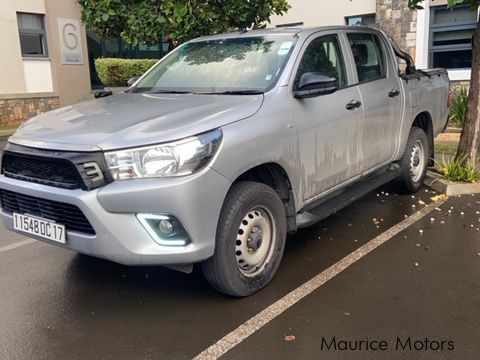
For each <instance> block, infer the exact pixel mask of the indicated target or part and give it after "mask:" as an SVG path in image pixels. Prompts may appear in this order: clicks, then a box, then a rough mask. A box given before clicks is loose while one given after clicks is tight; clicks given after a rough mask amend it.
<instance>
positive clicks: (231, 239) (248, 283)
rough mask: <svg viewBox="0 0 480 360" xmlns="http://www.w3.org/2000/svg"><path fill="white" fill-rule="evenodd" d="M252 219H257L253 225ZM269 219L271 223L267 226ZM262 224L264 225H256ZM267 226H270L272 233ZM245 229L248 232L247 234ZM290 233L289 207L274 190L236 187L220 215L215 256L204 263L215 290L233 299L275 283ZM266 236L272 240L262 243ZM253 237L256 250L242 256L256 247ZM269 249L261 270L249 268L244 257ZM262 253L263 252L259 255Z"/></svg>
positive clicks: (252, 184) (247, 185) (246, 185)
mask: <svg viewBox="0 0 480 360" xmlns="http://www.w3.org/2000/svg"><path fill="white" fill-rule="evenodd" d="M257 215H258V216H257ZM248 216H252V219H253V220H251V221H250V223H248V220H249V219H250V218H249V217H248ZM254 217H255V218H254ZM267 217H268V220H269V221H270V223H268V222H267V223H265V220H267ZM258 223H260V224H261V225H259V226H258V227H257V226H254V225H255V224H258ZM265 224H268V225H269V226H270V229H271V231H270V232H268V226H266V225H265ZM272 224H273V225H272ZM243 228H245V229H246V230H247V231H243ZM250 230H251V231H250ZM286 230H287V223H286V215H285V208H284V206H283V203H282V200H281V199H280V197H279V195H278V194H277V193H276V192H275V191H274V190H273V189H272V188H270V187H269V186H267V185H264V184H261V183H256V182H239V183H236V184H234V185H233V186H232V188H231V189H230V191H229V193H228V195H227V197H226V199H225V202H224V204H223V207H222V212H221V214H220V219H219V223H218V226H217V235H216V239H215V240H216V241H215V253H214V255H213V256H212V257H211V258H210V259H208V260H206V261H205V262H203V263H202V270H203V274H204V276H205V278H206V279H207V281H208V282H209V283H210V285H211V286H212V287H213V288H215V289H216V290H218V291H220V292H222V293H225V294H228V295H231V296H236V297H244V296H248V295H251V294H253V293H255V292H257V291H259V290H260V289H262V288H264V287H265V286H266V285H267V284H268V283H269V282H270V281H271V280H272V278H273V277H274V275H275V273H276V272H277V270H278V267H279V265H280V262H281V260H282V256H283V251H284V248H285V241H286V232H287V231H286ZM265 233H267V234H270V236H265V238H267V237H268V239H270V240H268V239H263V240H262V237H263V235H264V234H265ZM250 235H252V236H251V237H250ZM245 237H248V240H246V238H245ZM253 237H255V239H254V240H255V245H256V247H257V248H256V250H255V251H254V250H253V249H252V248H248V249H249V251H247V252H248V255H246V254H245V251H244V254H242V250H244V248H245V246H247V245H248V244H250V245H251V244H252V238H253ZM267 240H268V241H267ZM250 245H249V246H250ZM267 247H268V250H267V252H266V254H267V255H265V256H266V257H265V259H264V261H263V262H262V264H261V266H260V267H258V266H257V265H249V264H247V263H246V262H245V260H243V258H242V256H246V257H248V259H251V258H252V257H254V256H256V255H261V254H263V253H264V252H265V249H266V248H267ZM260 250H262V251H261V252H259V251H260ZM257 252H258V253H257ZM239 253H240V254H239ZM240 267H248V268H249V269H241V268H240ZM250 267H251V268H250ZM249 271H250V273H248V272H249Z"/></svg>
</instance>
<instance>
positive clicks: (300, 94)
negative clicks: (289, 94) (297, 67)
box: [293, 72, 338, 99]
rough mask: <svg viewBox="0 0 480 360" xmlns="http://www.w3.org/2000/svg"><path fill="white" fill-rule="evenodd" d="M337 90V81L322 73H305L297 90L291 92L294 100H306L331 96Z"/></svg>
mask: <svg viewBox="0 0 480 360" xmlns="http://www.w3.org/2000/svg"><path fill="white" fill-rule="evenodd" d="M337 90H338V79H337V78H335V77H331V76H327V75H324V74H322V73H317V72H310V73H305V74H303V75H302V77H301V78H300V82H299V84H298V88H297V89H296V90H295V91H294V92H293V96H294V97H295V98H296V99H306V98H311V97H316V96H321V95H328V94H332V93H334V92H335V91H337Z"/></svg>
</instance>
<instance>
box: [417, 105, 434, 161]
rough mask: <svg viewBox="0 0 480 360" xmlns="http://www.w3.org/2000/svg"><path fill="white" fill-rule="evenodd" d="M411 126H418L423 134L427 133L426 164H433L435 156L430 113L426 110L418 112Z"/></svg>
mask: <svg viewBox="0 0 480 360" xmlns="http://www.w3.org/2000/svg"><path fill="white" fill-rule="evenodd" d="M412 127H418V128H420V129H422V130H423V131H424V132H425V134H427V139H428V148H429V157H428V159H429V160H428V165H429V166H433V165H434V157H435V146H434V138H433V121H432V115H431V114H430V113H429V112H428V111H422V112H420V113H418V114H417V115H416V116H415V118H414V120H413V123H412Z"/></svg>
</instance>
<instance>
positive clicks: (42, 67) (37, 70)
mask: <svg viewBox="0 0 480 360" xmlns="http://www.w3.org/2000/svg"><path fill="white" fill-rule="evenodd" d="M23 71H24V73H25V87H26V90H27V93H41V92H53V82H52V67H51V64H50V60H38V59H35V60H25V59H24V60H23Z"/></svg>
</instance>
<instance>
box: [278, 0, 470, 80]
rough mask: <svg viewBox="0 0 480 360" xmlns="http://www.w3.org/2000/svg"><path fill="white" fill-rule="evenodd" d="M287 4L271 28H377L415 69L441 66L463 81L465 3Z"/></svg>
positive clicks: (333, 0)
mask: <svg viewBox="0 0 480 360" xmlns="http://www.w3.org/2000/svg"><path fill="white" fill-rule="evenodd" d="M289 3H290V5H291V6H292V8H291V9H290V10H289V12H288V13H287V14H286V15H284V16H275V17H273V18H272V25H274V26H289V25H305V26H322V25H355V24H358V23H364V24H368V25H372V26H377V27H379V28H381V29H382V30H384V31H386V32H387V33H389V34H390V35H391V36H392V37H393V38H394V39H395V40H396V42H397V43H398V44H399V45H400V47H401V48H403V49H404V50H406V51H408V52H409V53H410V55H411V56H412V57H413V58H414V59H415V62H416V66H417V68H419V69H425V68H430V67H444V68H447V69H448V72H449V76H450V79H451V80H453V81H459V82H468V81H469V80H470V73H471V61H472V37H473V32H474V31H475V27H476V23H477V19H478V13H476V12H472V11H470V9H469V8H468V7H467V6H460V7H455V8H454V9H447V0H425V1H424V3H423V4H422V5H423V7H424V9H423V10H418V11H412V10H410V9H408V7H407V3H408V1H407V0H328V1H327V0H289Z"/></svg>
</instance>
